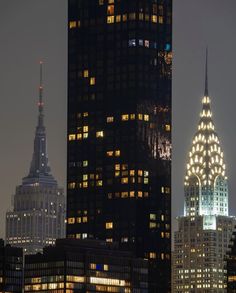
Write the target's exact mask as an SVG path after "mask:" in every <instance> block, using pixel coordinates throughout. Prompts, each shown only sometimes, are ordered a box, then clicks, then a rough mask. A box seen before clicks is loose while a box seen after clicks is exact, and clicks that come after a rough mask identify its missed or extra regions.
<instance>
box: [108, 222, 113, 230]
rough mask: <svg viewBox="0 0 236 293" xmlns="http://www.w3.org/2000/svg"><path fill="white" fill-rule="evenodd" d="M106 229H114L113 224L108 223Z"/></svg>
mask: <svg viewBox="0 0 236 293" xmlns="http://www.w3.org/2000/svg"><path fill="white" fill-rule="evenodd" d="M106 229H107V230H109V229H113V222H106Z"/></svg>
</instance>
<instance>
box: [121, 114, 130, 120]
mask: <svg viewBox="0 0 236 293" xmlns="http://www.w3.org/2000/svg"><path fill="white" fill-rule="evenodd" d="M121 120H122V121H127V120H129V114H124V115H122V116H121Z"/></svg>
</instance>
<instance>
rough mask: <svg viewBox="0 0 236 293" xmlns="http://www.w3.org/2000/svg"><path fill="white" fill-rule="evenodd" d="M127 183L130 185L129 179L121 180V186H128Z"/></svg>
mask: <svg viewBox="0 0 236 293" xmlns="http://www.w3.org/2000/svg"><path fill="white" fill-rule="evenodd" d="M127 183H129V179H128V177H124V178H121V184H127Z"/></svg>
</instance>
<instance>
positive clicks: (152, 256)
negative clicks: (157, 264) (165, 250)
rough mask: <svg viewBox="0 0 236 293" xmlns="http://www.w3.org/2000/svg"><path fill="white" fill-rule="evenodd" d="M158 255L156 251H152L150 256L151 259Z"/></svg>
mask: <svg viewBox="0 0 236 293" xmlns="http://www.w3.org/2000/svg"><path fill="white" fill-rule="evenodd" d="M156 257H157V255H156V253H155V252H150V253H149V258H151V259H155V258H156Z"/></svg>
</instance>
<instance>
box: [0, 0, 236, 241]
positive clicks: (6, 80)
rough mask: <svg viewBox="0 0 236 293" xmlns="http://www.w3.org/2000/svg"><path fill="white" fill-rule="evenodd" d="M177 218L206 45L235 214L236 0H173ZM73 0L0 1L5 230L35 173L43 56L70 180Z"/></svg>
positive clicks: (57, 172)
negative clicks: (20, 189) (14, 201)
mask: <svg viewBox="0 0 236 293" xmlns="http://www.w3.org/2000/svg"><path fill="white" fill-rule="evenodd" d="M173 2H174V18H173V21H174V22H173V51H174V64H173V96H172V97H173V167H172V183H173V184H172V197H173V201H172V202H173V213H172V215H173V219H174V218H175V217H176V216H177V215H182V214H183V178H184V175H185V164H186V159H187V153H188V151H189V148H190V145H191V140H192V137H193V135H194V132H195V131H196V128H197V122H198V119H199V112H200V109H201V97H202V95H203V92H204V62H205V48H206V46H208V50H209V92H210V96H211V97H212V109H213V114H214V116H213V119H214V122H215V126H216V131H217V132H218V134H219V137H220V141H221V145H222V147H223V151H224V154H225V158H226V163H227V174H228V177H229V186H230V213H231V214H235V215H236V199H235V197H236V180H235V176H236V156H235V145H236V133H235V125H236V114H235V106H236V102H235V99H236V95H235V84H236V57H235V52H236V33H235V32H236V31H235V27H236V1H235V0H227V1H225V2H222V0H173ZM66 26H67V1H65V0H21V1H17V0H0V99H1V107H0V134H1V143H0V149H1V152H0V180H1V181H0V182H1V184H0V199H1V205H0V213H1V218H0V237H4V234H5V212H6V211H7V209H9V208H10V206H11V198H12V195H13V194H14V192H15V187H16V185H18V184H20V183H21V179H22V177H24V176H26V175H27V174H28V172H29V166H30V161H31V157H32V151H33V138H34V131H35V126H36V123H37V98H38V82H39V65H38V63H39V61H40V60H43V61H44V70H43V71H44V99H45V108H46V109H45V115H46V116H45V123H46V127H47V138H48V154H49V160H50V165H51V167H52V173H53V174H54V176H55V177H56V179H57V180H58V182H59V184H60V185H61V186H63V187H65V178H66V105H67V85H66V79H67V27H66Z"/></svg>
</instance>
